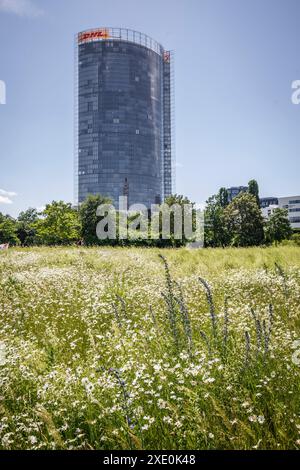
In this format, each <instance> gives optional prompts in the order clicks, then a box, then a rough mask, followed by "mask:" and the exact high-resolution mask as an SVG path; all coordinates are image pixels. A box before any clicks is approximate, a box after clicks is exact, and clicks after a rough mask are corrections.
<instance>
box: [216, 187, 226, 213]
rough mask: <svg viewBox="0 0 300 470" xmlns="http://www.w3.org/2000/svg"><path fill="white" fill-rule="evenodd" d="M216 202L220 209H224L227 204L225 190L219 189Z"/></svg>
mask: <svg viewBox="0 0 300 470" xmlns="http://www.w3.org/2000/svg"><path fill="white" fill-rule="evenodd" d="M218 200H219V204H220V206H221V207H223V208H224V209H225V207H227V206H228V204H229V198H228V191H227V189H226V188H221V189H220V191H219V194H218Z"/></svg>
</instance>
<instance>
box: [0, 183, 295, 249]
mask: <svg viewBox="0 0 300 470" xmlns="http://www.w3.org/2000/svg"><path fill="white" fill-rule="evenodd" d="M165 202H166V204H167V205H168V206H170V207H171V206H173V205H174V204H178V205H179V206H180V207H181V208H182V211H183V206H184V204H191V203H190V201H189V200H188V199H187V198H185V197H183V196H178V195H174V196H171V197H169V198H168V199H167V200H166V201H165ZM110 203H111V201H110V200H109V199H108V198H105V197H103V196H101V195H98V196H89V197H88V198H87V199H86V201H85V202H84V203H83V204H82V205H81V206H80V208H79V209H78V210H77V209H76V208H74V207H72V205H71V204H70V203H65V202H63V201H53V202H52V203H51V204H48V205H47V206H46V207H45V209H44V210H43V211H42V212H38V211H37V210H36V209H33V208H30V209H28V210H27V211H25V212H21V213H20V215H19V217H18V218H17V219H14V218H12V217H10V216H8V215H6V216H4V215H3V214H1V213H0V244H3V243H9V244H10V245H11V246H15V245H20V246H33V245H47V246H56V245H71V244H80V245H81V244H82V245H86V246H94V245H121V246H129V245H141V246H159V247H167V246H175V247H179V246H184V245H186V244H187V242H188V241H189V240H187V239H186V238H184V237H183V238H182V239H181V240H178V239H176V237H175V236H174V230H175V229H174V215H171V223H170V225H171V232H170V235H171V236H170V239H164V238H163V237H162V233H161V231H162V229H161V223H160V224H159V234H158V236H157V237H156V239H151V238H150V237H149V238H144V237H141V238H140V239H124V237H123V236H122V234H121V233H119V231H118V229H117V232H116V239H115V240H110V239H106V240H100V239H99V238H98V236H97V233H96V227H97V224H98V223H99V222H100V221H101V217H100V216H97V208H98V206H100V205H101V204H110ZM192 207H194V205H192ZM194 211H195V209H193V214H194ZM204 215H205V218H204V220H205V226H204V239H205V246H206V247H226V246H241V247H244V246H258V245H263V244H272V243H279V242H281V241H282V240H286V239H290V238H291V237H292V238H293V239H294V240H295V242H296V243H298V244H300V234H299V233H298V234H293V231H292V229H291V225H290V223H289V220H288V217H287V211H286V210H284V209H275V211H274V212H273V214H272V215H271V216H270V218H269V219H268V220H267V221H266V220H264V218H263V216H262V213H261V209H260V203H259V188H258V185H257V182H256V181H255V180H252V181H250V182H249V185H248V191H247V192H242V193H240V194H239V195H238V196H236V197H235V198H234V199H233V200H232V201H229V197H228V192H227V190H226V189H225V188H221V189H220V191H219V192H218V194H216V195H213V196H211V197H210V198H209V199H208V201H207V203H206V208H205V211H204ZM118 216H119V215H118V213H117V218H118ZM135 217H136V215H131V216H130V217H129V223H130V222H132V221H133V220H134V219H135ZM102 219H103V217H102ZM117 227H118V224H117ZM183 228H184V227H183ZM183 231H184V230H183Z"/></svg>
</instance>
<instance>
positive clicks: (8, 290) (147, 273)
mask: <svg viewBox="0 0 300 470" xmlns="http://www.w3.org/2000/svg"><path fill="white" fill-rule="evenodd" d="M299 389H300V249H299V247H296V246H278V247H269V248H247V249H231V248H228V249H206V250H201V249H200V250H189V249H187V248H180V249H177V250H175V249H173V250H172V249H165V250H159V249H154V248H149V249H145V248H123V249H122V248H83V247H74V248H72V247H70V248H31V249H18V248H14V249H11V250H8V251H5V252H2V253H0V449H5V450H10V449H28V450H33V449H53V450H54V449H71V450H72V449H74V450H76V449H91V450H92V449H103V450H106V449H111V450H118V449H122V450H123V449H152V450H153V449H157V450H161V449H169V450H173V449H174V450H181V449H200V450H201V449H299V448H300V394H299Z"/></svg>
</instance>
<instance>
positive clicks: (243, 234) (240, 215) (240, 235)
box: [224, 193, 264, 246]
mask: <svg viewBox="0 0 300 470" xmlns="http://www.w3.org/2000/svg"><path fill="white" fill-rule="evenodd" d="M224 216H225V217H224V221H225V226H226V229H227V231H228V234H229V236H230V240H231V244H232V245H233V246H255V245H260V244H261V243H263V241H264V220H263V216H262V213H261V210H260V208H259V207H258V205H257V201H256V198H255V196H254V195H252V194H249V193H241V194H239V195H238V196H237V197H236V198H234V199H233V201H232V202H231V203H230V204H229V205H228V206H227V207H226V209H225V211H224Z"/></svg>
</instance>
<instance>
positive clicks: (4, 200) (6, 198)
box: [0, 196, 12, 204]
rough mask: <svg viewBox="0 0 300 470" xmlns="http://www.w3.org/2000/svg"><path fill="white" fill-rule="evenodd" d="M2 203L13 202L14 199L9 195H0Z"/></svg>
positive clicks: (0, 202)
mask: <svg viewBox="0 0 300 470" xmlns="http://www.w3.org/2000/svg"><path fill="white" fill-rule="evenodd" d="M0 204H12V200H11V199H9V197H4V196H0Z"/></svg>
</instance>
